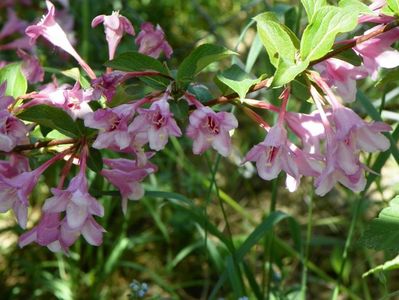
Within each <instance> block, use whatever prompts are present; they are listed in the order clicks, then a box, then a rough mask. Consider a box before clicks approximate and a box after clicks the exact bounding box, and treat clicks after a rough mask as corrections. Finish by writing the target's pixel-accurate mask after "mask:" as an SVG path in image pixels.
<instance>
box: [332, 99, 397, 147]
mask: <svg viewBox="0 0 399 300" xmlns="http://www.w3.org/2000/svg"><path fill="white" fill-rule="evenodd" d="M332 118H333V120H334V124H335V128H336V138H337V140H339V141H346V142H347V143H348V142H350V143H353V144H354V147H355V151H356V150H363V151H366V152H376V151H385V150H387V149H388V148H389V146H390V142H389V140H388V138H387V137H385V136H384V135H383V134H382V133H381V132H388V131H390V130H392V128H391V126H389V125H387V124H385V123H383V122H374V123H367V122H365V121H363V120H362V119H361V118H360V117H359V116H358V115H357V114H356V113H355V112H354V111H353V110H351V109H349V108H347V107H344V106H339V107H336V108H334V110H333V114H332Z"/></svg>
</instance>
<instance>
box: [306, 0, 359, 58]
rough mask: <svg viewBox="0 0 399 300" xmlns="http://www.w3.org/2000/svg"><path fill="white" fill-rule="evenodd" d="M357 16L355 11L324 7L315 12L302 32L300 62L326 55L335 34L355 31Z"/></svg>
mask: <svg viewBox="0 0 399 300" xmlns="http://www.w3.org/2000/svg"><path fill="white" fill-rule="evenodd" d="M357 16H358V12H357V10H354V9H351V8H341V7H335V6H324V7H322V8H320V9H319V10H318V11H316V13H315V15H314V16H313V18H312V21H311V22H310V23H309V24H308V26H307V27H306V28H305V31H304V32H303V36H302V40H301V57H302V60H303V61H306V60H307V61H313V60H316V59H319V58H321V57H323V56H324V55H325V54H327V53H328V52H329V51H330V50H331V47H332V46H333V44H334V41H335V37H336V36H337V34H339V33H343V32H348V31H351V30H353V29H355V27H356V25H357Z"/></svg>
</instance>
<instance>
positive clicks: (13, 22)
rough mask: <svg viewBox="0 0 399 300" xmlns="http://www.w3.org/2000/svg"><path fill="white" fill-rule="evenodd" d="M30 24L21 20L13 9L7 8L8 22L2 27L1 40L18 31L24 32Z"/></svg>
mask: <svg viewBox="0 0 399 300" xmlns="http://www.w3.org/2000/svg"><path fill="white" fill-rule="evenodd" d="M27 26H28V24H27V23H26V22H25V21H22V20H20V19H19V18H18V17H17V15H16V14H15V11H14V10H13V9H10V8H9V9H7V22H6V23H5V24H4V26H3V27H2V28H1V31H0V40H2V39H4V38H5V37H7V36H9V35H12V34H14V33H16V32H19V33H23V32H24V30H25V28H26V27H27Z"/></svg>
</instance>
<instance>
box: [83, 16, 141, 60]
mask: <svg viewBox="0 0 399 300" xmlns="http://www.w3.org/2000/svg"><path fill="white" fill-rule="evenodd" d="M100 23H104V28H105V38H106V40H107V42H108V51H109V59H113V58H114V56H115V51H116V48H117V47H118V45H119V43H120V41H121V39H122V36H123V34H124V33H125V32H126V33H127V34H130V35H134V34H135V32H134V28H133V26H132V23H130V21H129V20H128V19H127V18H125V17H124V16H121V15H119V12H118V11H114V12H112V15H110V16H106V15H100V16H97V17H95V18H94V19H93V21H92V22H91V27H96V26H97V25H98V24H100Z"/></svg>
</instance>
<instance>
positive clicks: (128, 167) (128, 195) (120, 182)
mask: <svg viewBox="0 0 399 300" xmlns="http://www.w3.org/2000/svg"><path fill="white" fill-rule="evenodd" d="M103 161H104V163H105V164H106V165H107V166H108V167H110V168H111V169H103V170H102V171H101V174H102V175H103V176H104V177H105V178H106V179H107V180H108V181H109V182H111V183H112V184H113V185H114V186H116V187H117V188H118V189H119V191H120V193H121V196H122V210H123V213H124V214H126V211H127V200H128V199H129V200H139V199H140V198H142V197H143V196H144V189H143V187H142V186H141V184H140V182H141V181H142V180H143V179H144V178H145V177H147V175H149V174H151V173H154V172H155V171H156V170H157V167H156V166H155V165H154V164H151V163H149V162H146V163H145V164H143V165H140V164H139V163H138V162H137V161H135V160H130V159H124V158H119V159H104V160H103Z"/></svg>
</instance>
